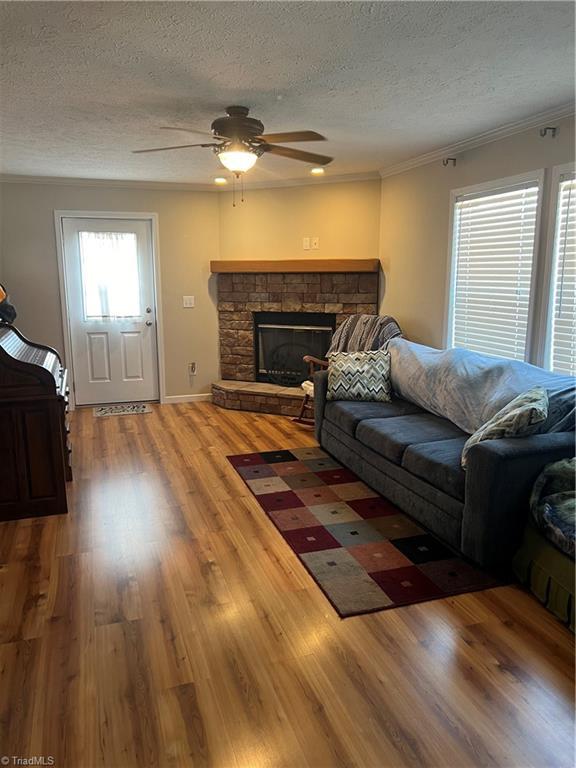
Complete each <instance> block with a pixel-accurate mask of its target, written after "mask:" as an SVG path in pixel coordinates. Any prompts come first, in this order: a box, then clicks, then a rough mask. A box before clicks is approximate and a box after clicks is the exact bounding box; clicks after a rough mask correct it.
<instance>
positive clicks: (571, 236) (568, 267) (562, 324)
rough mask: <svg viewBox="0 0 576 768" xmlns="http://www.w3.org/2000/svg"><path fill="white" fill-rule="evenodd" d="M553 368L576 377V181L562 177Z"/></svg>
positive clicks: (554, 286) (556, 241)
mask: <svg viewBox="0 0 576 768" xmlns="http://www.w3.org/2000/svg"><path fill="white" fill-rule="evenodd" d="M551 320H552V327H551V329H550V367H551V368H552V370H553V371H558V372H561V373H569V374H573V375H574V374H576V179H575V178H574V174H569V175H564V176H562V177H561V178H560V188H559V190H558V208H557V212H556V232H555V238H554V270H553V273H552V318H551Z"/></svg>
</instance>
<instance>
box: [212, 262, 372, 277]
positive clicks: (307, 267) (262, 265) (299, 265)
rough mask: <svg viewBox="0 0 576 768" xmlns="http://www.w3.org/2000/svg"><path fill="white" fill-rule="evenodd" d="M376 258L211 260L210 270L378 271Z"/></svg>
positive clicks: (227, 271) (246, 271)
mask: <svg viewBox="0 0 576 768" xmlns="http://www.w3.org/2000/svg"><path fill="white" fill-rule="evenodd" d="M379 269H380V261H379V260H378V259H289V260H284V261H273V260H265V259H260V260H254V261H250V260H244V259H237V260H233V261H211V262H210V271H211V272H213V273H215V274H243V273H251V272H257V273H259V274H266V273H273V272H276V273H277V272H281V273H283V274H285V275H286V274H298V273H304V272H316V273H318V272H324V273H328V272H332V273H346V272H356V273H358V272H378V270H379Z"/></svg>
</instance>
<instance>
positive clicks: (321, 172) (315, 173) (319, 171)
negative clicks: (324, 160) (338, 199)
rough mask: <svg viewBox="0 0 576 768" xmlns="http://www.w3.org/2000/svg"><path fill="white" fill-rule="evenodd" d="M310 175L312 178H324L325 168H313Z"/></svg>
mask: <svg viewBox="0 0 576 768" xmlns="http://www.w3.org/2000/svg"><path fill="white" fill-rule="evenodd" d="M310 173H311V174H312V176H324V168H311V169H310Z"/></svg>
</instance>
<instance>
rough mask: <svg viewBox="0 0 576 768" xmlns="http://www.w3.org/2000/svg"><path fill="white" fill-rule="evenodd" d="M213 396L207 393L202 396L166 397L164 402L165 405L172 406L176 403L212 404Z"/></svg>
mask: <svg viewBox="0 0 576 768" xmlns="http://www.w3.org/2000/svg"><path fill="white" fill-rule="evenodd" d="M211 400H212V395H211V394H210V393H209V392H207V393H205V394H201V395H166V396H165V397H164V399H163V400H162V403H163V405H172V404H174V403H200V402H211Z"/></svg>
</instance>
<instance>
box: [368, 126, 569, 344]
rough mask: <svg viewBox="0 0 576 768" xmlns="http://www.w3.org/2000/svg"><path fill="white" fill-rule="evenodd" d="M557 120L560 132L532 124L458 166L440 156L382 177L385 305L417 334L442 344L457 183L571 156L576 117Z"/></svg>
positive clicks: (497, 176) (422, 339)
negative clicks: (545, 134) (550, 133)
mask: <svg viewBox="0 0 576 768" xmlns="http://www.w3.org/2000/svg"><path fill="white" fill-rule="evenodd" d="M558 125H559V132H558V136H557V137H556V138H555V139H551V138H546V139H542V138H540V136H539V133H538V129H533V130H530V131H527V132H526V133H521V134H517V135H515V136H511V137H509V138H507V139H503V140H500V141H497V142H493V143H491V144H486V145H484V146H482V147H479V148H478V149H475V150H472V151H469V152H465V153H463V154H462V155H460V156H458V158H457V164H456V167H455V168H452V167H450V166H449V167H447V168H444V167H443V165H442V162H441V161H437V162H435V163H433V164H430V165H425V166H420V167H419V168H415V169H413V170H411V171H407V172H406V173H402V174H399V175H397V176H390V177H388V178H385V179H383V180H382V214H381V219H380V222H381V234H380V248H381V251H380V253H381V262H382V267H383V270H384V274H385V283H386V287H385V291H383V292H382V293H383V301H382V312H386V313H388V314H391V315H394V316H395V317H397V318H398V320H399V321H400V324H401V325H402V327H403V329H404V331H405V333H406V335H408V336H409V337H410V338H411V339H413V340H415V341H420V342H422V343H424V344H430V345H433V346H439V347H440V346H442V344H443V329H444V315H445V308H446V300H447V297H446V288H447V270H448V258H449V213H450V191H451V190H453V189H458V188H460V187H466V186H471V185H473V184H480V183H482V182H485V181H490V180H492V179H501V178H505V177H507V176H514V175H516V174H520V173H524V172H528V171H532V170H535V169H539V168H548V169H549V168H551V167H553V166H554V165H560V164H563V163H567V162H570V161H571V160H573V159H574V121H573V120H564V121H562V122H560V123H558ZM549 175H550V174H547V176H548V177H549ZM544 213H545V211H544ZM543 223H544V224H545V223H546V222H543ZM542 235H543V236H545V226H544V227H543V232H542Z"/></svg>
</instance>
